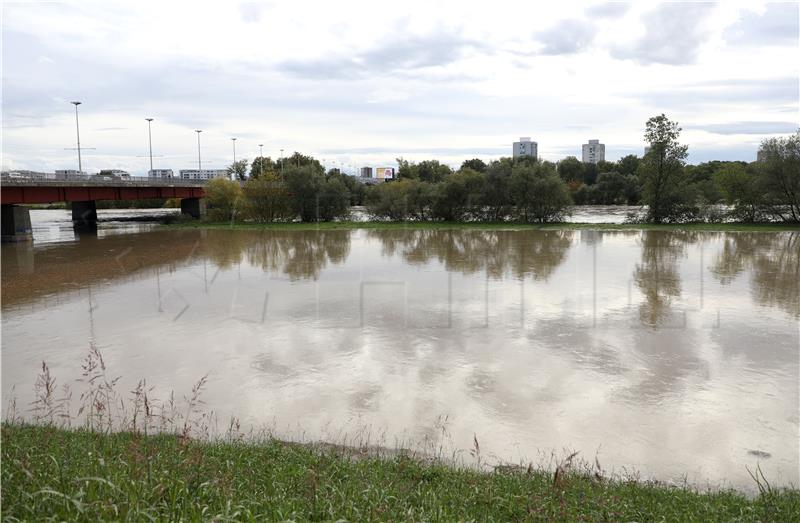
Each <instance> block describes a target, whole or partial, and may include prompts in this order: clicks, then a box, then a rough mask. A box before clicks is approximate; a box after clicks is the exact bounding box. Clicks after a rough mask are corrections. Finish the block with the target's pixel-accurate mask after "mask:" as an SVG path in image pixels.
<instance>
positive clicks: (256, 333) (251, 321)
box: [2, 211, 800, 490]
mask: <svg viewBox="0 0 800 523" xmlns="http://www.w3.org/2000/svg"><path fill="white" fill-rule="evenodd" d="M48 212H49V211H48ZM35 221H36V220H34V222H35ZM133 225H134V226H135V227H134V228H133V229H132V228H131V227H130V226H128V225H120V226H119V227H116V226H106V227H105V228H104V227H103V226H102V225H101V229H100V233H99V234H98V235H97V236H94V235H72V236H71V237H68V238H67V237H62V236H59V234H57V231H56V230H53V231H51V233H52V234H51V237H49V238H50V241H37V242H34V243H33V244H19V245H6V244H4V245H3V246H2V391H3V396H4V398H5V399H7V398H9V397H10V395H11V394H12V390H13V394H14V395H15V396H16V397H17V398H18V405H20V406H22V407H21V408H22V409H24V408H26V406H27V405H28V404H29V403H30V401H32V391H33V383H34V381H35V379H36V374H37V371H38V368H39V367H40V365H41V362H42V360H45V361H46V362H47V363H48V364H49V366H50V369H51V372H52V373H53V375H54V376H56V377H57V379H58V383H59V384H64V383H70V384H73V385H74V388H75V390H76V392H79V391H80V389H81V387H80V384H76V380H78V379H79V378H80V377H81V361H82V359H83V358H84V356H85V355H86V353H87V351H88V349H89V346H90V345H91V344H95V345H96V346H97V347H98V348H99V350H100V351H101V353H102V354H103V357H104V359H105V363H106V365H107V367H108V369H109V373H110V374H112V375H121V376H122V378H121V381H120V385H119V387H120V389H121V390H123V391H130V390H132V389H133V387H134V386H135V384H136V382H137V381H138V380H139V379H140V378H146V379H147V384H148V386H152V387H154V389H153V392H152V394H153V396H159V397H161V398H165V397H167V396H168V394H169V391H170V390H174V391H175V393H176V397H177V398H182V397H183V396H184V395H189V393H190V391H191V388H192V385H193V384H194V383H195V382H197V380H198V379H199V378H200V377H202V376H203V375H205V374H208V383H207V386H206V389H205V390H204V392H203V396H202V399H203V400H204V401H205V405H204V407H203V408H204V409H206V410H207V411H209V412H210V411H214V412H215V413H216V415H217V418H218V419H219V420H221V421H220V425H225V424H226V422H225V420H227V419H228V417H229V416H231V415H235V416H238V417H239V418H240V419H241V422H242V424H243V426H246V427H249V426H253V427H268V428H271V429H272V430H274V431H275V432H276V433H277V434H278V435H279V436H282V437H293V438H302V439H305V440H328V441H335V442H343V441H354V440H356V439H357V438H361V440H363V439H364V438H365V435H367V437H368V438H369V440H370V442H372V443H375V444H379V445H386V446H388V447H395V446H399V445H404V446H409V445H414V444H417V445H421V446H422V445H426V444H430V443H431V442H434V446H436V445H439V444H441V445H442V446H444V447H449V448H453V449H468V448H470V447H471V446H472V441H473V437H477V439H478V440H479V442H480V447H481V452H482V455H483V458H484V460H488V461H491V462H494V463H498V462H512V463H516V462H519V461H523V460H533V461H534V462H542V461H545V462H547V460H548V459H549V456H551V454H552V453H553V452H555V453H556V455H563V453H564V452H566V451H572V450H578V451H580V453H581V454H580V456H581V457H583V458H584V459H586V460H587V461H591V462H594V459H595V456H597V459H598V461H599V462H600V463H601V465H602V466H603V467H604V468H605V469H606V470H608V471H615V472H619V473H624V472H625V471H630V470H636V471H639V472H640V473H641V475H642V476H643V477H653V478H657V479H661V480H665V481H676V482H680V481H682V480H683V479H684V478H686V479H687V480H688V481H689V482H691V483H694V484H699V485H705V484H707V483H710V484H711V485H715V486H718V485H725V486H734V487H737V488H743V489H748V490H749V489H752V488H753V482H752V480H751V479H750V477H749V475H748V472H747V470H746V467H750V468H751V469H753V468H754V467H755V466H756V465H757V464H760V466H761V468H762V470H763V471H764V473H765V475H766V477H767V478H768V479H770V480H771V481H772V482H773V483H775V484H784V485H785V484H789V483H793V484H794V485H795V486H796V485H798V484H800V478H799V477H798V476H799V475H800V472H799V471H798V467H799V466H798V458H799V456H798V427H799V424H800V420H799V419H798V407H799V399H798V398H799V396H798V394H799V393H800V391H799V390H798V376H799V375H800V348H799V347H800V330H799V328H798V320H799V319H800V231H798V232H779V233H763V232H760V233H733V232H731V233H716V232H677V231H676V232H664V231H644V232H643V231H636V230H631V231H608V232H600V231H588V230H579V231H577V230H576V231H570V230H553V231H530V230H527V231H522V230H519V231H515V230H502V231H500V230H498V231H489V230H353V231H259V232H253V231H196V230H163V229H159V228H154V229H152V230H143V229H141V228H139V227H141V226H142V224H133ZM150 228H151V227H150V226H148V227H147V229H150ZM122 232H125V233H127V234H118V233H122ZM39 234H40V236H37V239H38V240H41V232H40V233H39ZM70 234H72V233H71V231H70ZM53 237H55V238H53ZM55 240H61V241H55ZM76 396H77V394H76ZM76 402H77V397H76ZM4 410H7V407H6V406H4ZM222 428H224V427H222ZM465 455H467V457H469V456H468V454H466V452H465Z"/></svg>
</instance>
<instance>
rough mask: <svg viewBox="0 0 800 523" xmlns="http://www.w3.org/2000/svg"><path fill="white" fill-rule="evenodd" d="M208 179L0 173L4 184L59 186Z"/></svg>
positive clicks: (184, 183) (193, 183)
mask: <svg viewBox="0 0 800 523" xmlns="http://www.w3.org/2000/svg"><path fill="white" fill-rule="evenodd" d="M206 183H208V180H185V179H182V178H144V177H141V176H137V177H132V178H122V177H111V176H92V175H77V174H72V175H67V176H66V177H63V178H44V177H28V176H9V175H7V174H3V175H0V185H2V186H11V187H15V186H16V187H18V186H57V187H88V186H94V187H97V186H108V187H123V186H124V187H202V186H204V185H205V184H206Z"/></svg>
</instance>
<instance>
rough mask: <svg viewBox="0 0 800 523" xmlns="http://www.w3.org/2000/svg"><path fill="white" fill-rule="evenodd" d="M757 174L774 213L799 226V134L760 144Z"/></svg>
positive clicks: (770, 139) (772, 139)
mask: <svg viewBox="0 0 800 523" xmlns="http://www.w3.org/2000/svg"><path fill="white" fill-rule="evenodd" d="M759 157H761V158H762V160H761V161H760V162H759V163H758V172H759V174H760V178H761V183H763V189H764V191H765V196H766V198H767V200H768V201H769V203H770V204H771V207H772V213H773V214H774V215H775V216H778V217H779V218H780V219H781V220H784V221H792V222H800V131H798V132H796V133H795V134H793V135H791V136H788V137H786V138H767V139H766V140H764V141H763V142H761V148H760V149H759Z"/></svg>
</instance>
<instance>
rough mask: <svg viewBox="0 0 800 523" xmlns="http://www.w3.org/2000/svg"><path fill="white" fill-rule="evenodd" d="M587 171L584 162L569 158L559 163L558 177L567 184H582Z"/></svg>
mask: <svg viewBox="0 0 800 523" xmlns="http://www.w3.org/2000/svg"><path fill="white" fill-rule="evenodd" d="M585 170H586V169H585V167H584V165H583V162H581V161H580V160H578V159H577V158H575V157H574V156H567V157H566V158H564V159H563V160H561V161H560V162H558V175H559V176H560V177H561V179H562V180H564V181H565V182H571V181H578V182H582V181H583V175H584V172H585Z"/></svg>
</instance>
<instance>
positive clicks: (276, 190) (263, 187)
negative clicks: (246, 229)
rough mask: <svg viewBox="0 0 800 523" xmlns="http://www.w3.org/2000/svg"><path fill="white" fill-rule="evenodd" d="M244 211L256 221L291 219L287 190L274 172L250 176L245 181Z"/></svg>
mask: <svg viewBox="0 0 800 523" xmlns="http://www.w3.org/2000/svg"><path fill="white" fill-rule="evenodd" d="M243 193H244V206H243V207H244V211H245V214H246V215H247V217H248V218H250V219H252V220H255V221H257V222H275V221H286V220H289V219H291V218H292V217H293V216H292V212H291V210H290V207H289V192H288V191H287V190H286V187H285V185H284V183H283V182H282V181H281V180H280V179H279V178H278V177H277V176H276V175H275V173H274V172H269V173H264V177H263V178H250V179H249V180H247V182H245V184H244V188H243Z"/></svg>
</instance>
